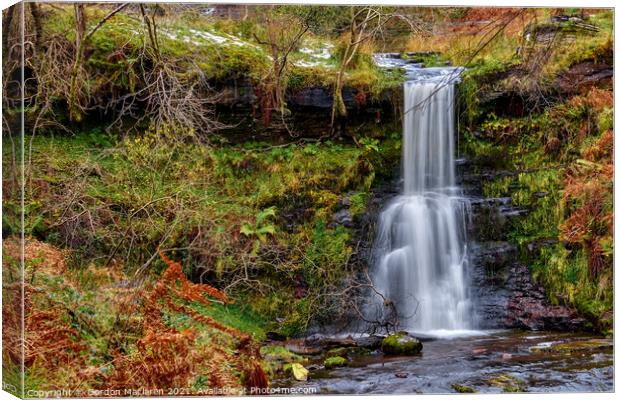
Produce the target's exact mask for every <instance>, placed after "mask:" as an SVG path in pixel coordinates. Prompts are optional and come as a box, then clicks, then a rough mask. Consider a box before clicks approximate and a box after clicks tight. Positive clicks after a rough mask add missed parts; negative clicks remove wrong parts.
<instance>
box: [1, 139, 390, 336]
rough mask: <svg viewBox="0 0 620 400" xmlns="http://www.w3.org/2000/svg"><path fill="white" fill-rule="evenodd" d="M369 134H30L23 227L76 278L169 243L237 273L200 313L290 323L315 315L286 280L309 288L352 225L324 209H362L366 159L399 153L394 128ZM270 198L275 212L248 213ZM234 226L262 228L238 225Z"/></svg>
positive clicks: (341, 256) (226, 277) (333, 274)
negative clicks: (60, 256) (237, 138)
mask: <svg viewBox="0 0 620 400" xmlns="http://www.w3.org/2000/svg"><path fill="white" fill-rule="evenodd" d="M373 140H375V142H376V144H375V145H373V146H361V147H358V146H356V145H353V144H350V145H345V144H336V143H332V142H329V141H328V142H322V143H318V142H317V143H301V144H290V145H284V146H282V145H278V146H272V145H270V144H268V143H262V142H246V143H244V144H242V145H222V146H216V147H211V148H207V147H204V146H200V145H193V144H184V143H178V142H174V141H172V142H164V141H162V140H161V138H159V137H156V136H155V135H154V134H153V133H151V132H146V133H145V134H143V135H139V136H133V137H128V138H126V139H124V140H121V141H118V142H116V143H115V142H114V141H113V140H111V139H108V138H106V137H105V136H103V135H102V134H101V133H100V131H98V130H94V131H92V132H91V131H89V132H85V133H81V134H78V135H74V136H71V137H67V136H52V135H49V136H37V137H35V139H34V142H33V146H32V149H33V153H32V155H33V158H32V190H28V191H27V201H26V203H27V209H26V210H27V212H26V216H25V219H26V226H27V227H32V228H31V229H29V230H28V231H27V232H26V233H27V234H34V235H36V236H37V237H38V238H39V239H41V240H45V241H47V242H49V243H53V244H54V245H56V246H59V247H62V248H68V249H70V250H71V254H70V257H69V260H68V263H69V266H70V268H71V270H72V271H75V273H76V274H80V275H81V278H80V279H79V280H80V281H82V282H85V284H88V283H87V282H89V281H91V282H92V278H93V274H94V273H95V272H93V271H94V270H92V269H91V265H92V266H93V267H92V268H99V267H105V266H109V264H110V263H115V264H118V265H120V268H121V270H122V271H124V272H126V273H131V272H132V271H135V269H136V268H138V267H140V266H141V265H143V264H144V263H145V262H146V261H147V260H149V259H150V258H151V256H152V254H153V253H154V252H155V247H156V246H160V247H162V248H164V249H177V250H172V251H170V253H169V254H170V256H171V257H172V258H173V259H175V260H177V261H179V262H181V264H182V265H183V268H184V270H185V272H186V273H187V274H188V275H189V276H193V277H198V276H199V275H202V276H205V279H207V281H209V282H210V283H212V284H215V285H216V286H220V285H225V284H227V283H230V282H232V281H235V280H237V279H238V280H239V284H238V285H236V286H235V287H234V288H233V289H231V290H232V292H233V293H234V294H235V296H239V297H238V298H239V299H242V300H240V303H238V304H237V305H234V306H227V307H219V306H215V307H213V308H212V309H210V310H209V311H208V312H210V313H213V315H211V314H208V315H210V316H213V317H214V318H216V319H218V320H220V319H221V320H222V321H226V322H227V323H228V324H230V325H231V326H233V327H235V328H238V329H239V330H241V331H247V332H250V331H252V332H257V334H258V336H259V337H261V336H262V335H263V334H264V330H265V329H266V328H267V327H268V326H269V325H273V324H274V323H275V319H276V317H284V318H285V321H286V322H285V323H284V326H285V327H288V328H283V329H286V330H287V332H289V333H290V334H294V333H295V332H298V331H299V330H302V329H304V327H305V326H306V325H307V323H308V321H309V320H310V319H312V318H314V316H316V315H317V312H316V310H315V309H312V308H308V307H309V304H310V303H308V302H307V301H304V299H299V300H291V299H292V298H293V297H294V296H295V290H297V289H295V286H296V285H302V286H304V287H306V286H308V287H309V288H310V289H309V291H310V292H312V293H315V292H316V293H315V294H314V295H316V296H319V292H320V291H321V290H323V288H325V287H327V286H329V285H333V284H336V283H337V282H338V281H339V279H341V278H342V276H343V273H344V269H343V268H344V266H345V264H346V262H347V258H348V254H349V253H350V251H351V249H350V246H351V245H350V243H349V241H350V239H351V232H350V231H349V229H348V228H344V227H335V228H332V227H328V225H329V224H330V223H331V220H332V215H333V214H334V213H335V212H336V210H337V209H339V207H342V206H341V204H343V201H344V200H345V198H348V199H349V201H348V204H349V205H348V206H347V207H349V208H350V213H351V215H352V216H353V217H354V218H358V217H359V216H361V215H362V214H363V213H364V210H365V206H366V202H367V201H368V199H369V191H370V190H371V187H372V185H373V182H374V170H375V166H376V168H382V165H383V164H385V163H391V162H394V161H395V160H397V159H398V158H399V152H398V151H393V149H394V148H397V147H398V143H396V141H395V139H394V138H392V136H388V137H387V138H385V137H384V139H373ZM395 146H396V147H395ZM4 149H5V150H4V151H5V154H4V155H5V157H4V159H5V160H7V156H8V153H7V152H8V151H10V150H9V148H7V147H5V148H4ZM394 158H395V159H394ZM390 160H391V161H390ZM5 167H6V166H5ZM29 182H30V180H29ZM28 188H30V185H29V186H28ZM84 207H86V208H84ZM270 208H273V210H274V211H273V214H274V216H273V217H268V218H269V219H268V220H265V221H263V222H258V218H259V216H260V215H261V213H263V212H264V210H267V209H270ZM255 221H257V222H255ZM35 226H37V229H35V228H34V227H35ZM244 226H245V227H247V226H250V227H255V229H254V230H261V229H262V228H264V229H265V230H264V232H265V233H264V234H262V235H263V236H259V237H257V236H255V234H254V233H252V232H253V231H252V232H249V231H248V232H246V233H245V234H243V233H242V228H243V227H244ZM112 253H114V256H113V257H112V258H110V256H109V255H110V254H112ZM272 254H279V255H278V258H279V261H278V262H277V263H274V262H273V260H272V258H271V257H273V256H272ZM148 265H149V268H148V271H150V273H151V274H153V275H154V276H157V275H158V274H159V273H161V271H163V268H164V265H163V263H162V262H161V261H160V260H158V259H157V258H155V259H153V260H152V261H149V263H148ZM246 268H249V270H248V274H249V275H247V276H246V272H245V270H246ZM248 277H249V279H248ZM253 280H256V283H252V282H253ZM97 285H98V283H90V287H85V288H84V289H88V290H92V289H94V288H95V287H96V286H97ZM265 291H267V292H265ZM259 293H260V295H259ZM314 295H312V296H314ZM291 302H292V303H291ZM246 303H247V304H253V305H254V307H249V306H248V307H246V306H244V304H246ZM252 308H253V309H252ZM203 311H205V310H203ZM93 312H94V313H97V314H99V313H105V310H103V309H100V308H97V309H96V310H94V311H93ZM205 312H206V311H205ZM258 314H260V315H261V316H262V318H258V319H257V315H258Z"/></svg>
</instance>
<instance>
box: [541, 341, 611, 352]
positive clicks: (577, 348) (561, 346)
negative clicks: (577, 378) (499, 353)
mask: <svg viewBox="0 0 620 400" xmlns="http://www.w3.org/2000/svg"><path fill="white" fill-rule="evenodd" d="M613 347H614V343H613V340H611V339H588V340H577V341H568V342H557V343H543V344H542V345H540V344H539V345H538V346H533V347H530V349H529V350H530V352H531V353H583V352H594V351H602V350H611V349H613Z"/></svg>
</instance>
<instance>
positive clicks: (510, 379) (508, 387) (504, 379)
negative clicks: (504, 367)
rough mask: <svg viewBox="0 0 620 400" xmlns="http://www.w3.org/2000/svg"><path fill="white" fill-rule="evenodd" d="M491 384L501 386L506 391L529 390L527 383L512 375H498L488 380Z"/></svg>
mask: <svg viewBox="0 0 620 400" xmlns="http://www.w3.org/2000/svg"><path fill="white" fill-rule="evenodd" d="M488 382H489V384H490V385H492V386H496V387H499V388H501V389H502V390H503V391H504V392H506V393H516V392H527V385H526V383H525V382H524V381H522V380H521V379H518V378H515V377H514V376H512V375H508V374H505V375H497V376H495V377H492V378H490V379H489V380H488Z"/></svg>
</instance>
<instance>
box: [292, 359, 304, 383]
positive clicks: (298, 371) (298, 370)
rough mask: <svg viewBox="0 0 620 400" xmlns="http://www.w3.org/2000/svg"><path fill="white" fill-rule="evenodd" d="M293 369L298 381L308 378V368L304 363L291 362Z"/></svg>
mask: <svg viewBox="0 0 620 400" xmlns="http://www.w3.org/2000/svg"><path fill="white" fill-rule="evenodd" d="M291 370H292V373H293V376H294V377H295V379H296V380H298V381H307V380H308V370H307V369H305V368H304V366H303V365H301V364H299V363H294V364H291Z"/></svg>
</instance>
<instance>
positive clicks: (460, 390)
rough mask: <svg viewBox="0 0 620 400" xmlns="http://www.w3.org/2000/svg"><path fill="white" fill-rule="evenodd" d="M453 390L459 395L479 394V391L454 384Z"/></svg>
mask: <svg viewBox="0 0 620 400" xmlns="http://www.w3.org/2000/svg"><path fill="white" fill-rule="evenodd" d="M452 389H454V391H455V392H457V393H478V391H477V390H476V389H474V388H472V387H470V386H465V385H460V384H458V383H454V384H452Z"/></svg>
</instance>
